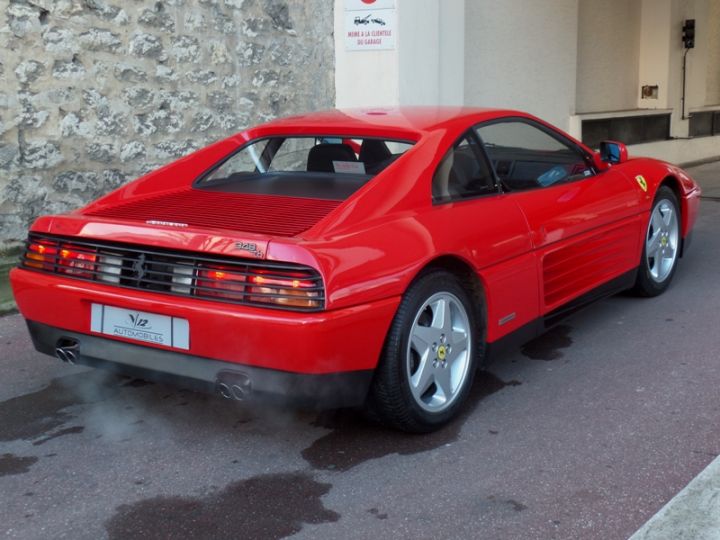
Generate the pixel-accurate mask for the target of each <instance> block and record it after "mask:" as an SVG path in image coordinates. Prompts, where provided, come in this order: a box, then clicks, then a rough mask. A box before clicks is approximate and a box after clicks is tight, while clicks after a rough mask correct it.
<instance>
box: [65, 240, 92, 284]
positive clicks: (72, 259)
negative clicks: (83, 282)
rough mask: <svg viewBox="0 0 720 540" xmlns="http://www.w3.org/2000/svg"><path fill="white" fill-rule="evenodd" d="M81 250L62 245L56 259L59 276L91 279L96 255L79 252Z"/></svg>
mask: <svg viewBox="0 0 720 540" xmlns="http://www.w3.org/2000/svg"><path fill="white" fill-rule="evenodd" d="M82 249H83V248H78V247H77V246H71V245H64V246H63V247H62V249H60V257H58V271H59V272H60V273H61V274H70V275H73V276H77V277H82V278H88V279H92V278H93V277H94V275H95V263H96V262H97V255H95V254H94V253H88V252H87V251H80V250H82Z"/></svg>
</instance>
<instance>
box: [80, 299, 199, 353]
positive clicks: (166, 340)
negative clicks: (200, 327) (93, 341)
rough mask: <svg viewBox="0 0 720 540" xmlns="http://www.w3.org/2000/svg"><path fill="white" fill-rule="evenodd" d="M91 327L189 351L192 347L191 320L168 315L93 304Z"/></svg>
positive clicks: (95, 329)
mask: <svg viewBox="0 0 720 540" xmlns="http://www.w3.org/2000/svg"><path fill="white" fill-rule="evenodd" d="M90 329H91V330H92V331H93V332H98V333H100V334H107V335H109V336H116V337H123V338H125V339H131V340H133V341H144V342H146V343H155V344H156V345H165V346H167V347H176V348H178V349H185V350H188V349H189V348H190V325H189V324H188V321H187V320H185V319H179V318H177V317H168V316H167V315H158V314H156V313H146V312H144V311H135V310H130V309H119V308H115V307H110V306H103V305H100V304H92V310H91V316H90Z"/></svg>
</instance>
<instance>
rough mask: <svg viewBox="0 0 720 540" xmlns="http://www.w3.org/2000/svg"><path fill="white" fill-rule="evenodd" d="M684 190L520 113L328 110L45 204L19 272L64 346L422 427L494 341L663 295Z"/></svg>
mask: <svg viewBox="0 0 720 540" xmlns="http://www.w3.org/2000/svg"><path fill="white" fill-rule="evenodd" d="M699 196H700V189H699V188H698V186H697V185H696V183H695V182H694V181H693V180H692V179H691V178H690V177H689V176H688V175H687V174H686V173H685V172H684V171H682V170H681V169H679V168H678V167H675V166H673V165H670V164H668V163H663V162H660V161H655V160H652V159H643V158H637V159H629V158H628V155H627V150H626V148H625V147H624V146H623V145H622V144H620V143H617V142H610V141H609V142H606V143H603V144H602V146H601V149H600V152H599V153H597V152H594V151H592V150H591V149H589V148H587V147H586V146H584V145H583V144H582V143H580V142H578V141H576V140H574V139H573V138H571V137H569V136H568V135H566V134H565V133H563V132H561V131H559V130H558V129H556V128H554V127H553V126H551V125H548V124H547V123H545V122H543V121H541V120H539V119H537V118H534V117H533V116H530V115H528V114H524V113H521V112H516V111H508V110H491V109H466V108H462V109H451V108H402V109H399V110H394V111H386V110H370V111H328V112H321V113H316V114H308V115H305V116H295V117H292V118H285V119H281V120H277V121H273V122H270V123H268V124H265V125H262V126H259V127H255V128H252V129H248V130H247V131H244V132H242V133H239V134H237V135H234V136H232V137H230V138H228V139H226V140H223V141H221V142H218V143H216V144H213V145H211V146H209V147H207V148H205V149H203V150H200V151H198V152H196V153H194V154H192V155H189V156H187V157H185V158H183V159H180V160H179V161H177V162H175V163H172V164H170V165H167V166H166V167H163V168H162V169H159V170H157V171H155V172H152V173H150V174H148V175H146V176H144V177H142V178H140V179H138V180H136V181H134V182H131V183H129V184H127V185H125V186H123V187H121V188H120V189H118V190H116V191H114V192H112V193H110V194H108V195H106V196H104V197H102V198H100V199H99V200H97V201H95V202H93V203H91V204H89V205H88V206H86V207H84V208H81V209H79V210H76V211H74V212H70V213H68V214H64V215H56V216H48V217H41V218H39V219H38V220H37V221H36V222H35V223H34V224H33V226H32V228H31V231H30V234H29V237H28V240H27V247H26V250H25V252H24V255H23V257H22V260H21V263H20V266H19V268H16V269H14V270H13V272H12V275H11V280H12V286H13V290H14V293H15V298H16V300H17V304H18V306H19V308H20V311H21V312H22V314H23V316H24V317H25V318H26V319H27V324H28V327H29V330H30V334H31V335H32V339H33V341H34V344H35V347H36V348H37V349H38V350H39V351H41V352H44V353H48V354H53V355H56V356H58V357H60V358H61V359H62V360H65V361H68V362H77V363H80V364H86V365H91V366H97V367H105V368H109V369H112V370H115V371H117V372H120V373H125V374H129V375H134V376H140V377H143V378H147V379H158V378H161V379H168V378H169V379H171V380H177V381H178V382H179V383H181V384H184V385H191V386H193V387H197V388H200V389H207V390H211V391H216V392H219V393H220V394H222V395H223V396H224V397H226V398H232V399H243V400H244V399H251V398H255V397H262V396H265V397H273V396H275V397H282V398H284V399H290V400H292V401H295V402H300V403H305V404H311V405H321V406H326V407H338V406H359V405H365V406H366V407H367V408H368V410H369V411H371V412H372V413H373V414H374V415H375V416H376V417H379V418H381V419H382V420H383V421H384V422H386V423H387V424H388V425H390V426H394V427H396V428H399V429H403V430H408V431H420V432H421V431H429V430H432V429H435V428H437V427H439V426H441V425H442V424H444V423H446V422H447V421H448V420H450V419H451V418H452V417H453V416H454V415H455V414H456V413H457V412H458V409H459V408H460V407H461V405H462V403H463V400H464V399H465V398H466V397H467V395H468V391H469V389H470V386H471V384H472V381H473V376H474V373H475V371H476V370H477V368H478V366H479V365H481V364H482V363H483V362H484V361H486V360H487V358H488V357H489V356H490V355H491V354H492V353H493V352H494V351H497V350H498V349H499V348H500V347H501V346H502V345H503V344H506V343H508V342H509V341H510V340H518V341H522V340H525V341H527V340H529V339H530V338H532V337H535V336H536V335H538V334H540V333H542V332H543V331H544V330H546V329H547V328H548V327H549V326H550V325H553V324H554V323H556V322H557V321H559V320H560V319H562V318H563V317H564V316H566V315H568V314H570V313H572V312H573V311H574V310H577V309H578V308H581V307H583V306H585V305H587V304H588V303H589V302H590V301H592V300H595V299H598V298H600V297H602V296H606V295H609V294H613V293H616V292H618V291H621V290H624V289H630V288H632V289H634V290H635V291H636V292H637V293H639V294H640V295H644V296H654V295H657V294H659V293H661V292H662V291H663V290H665V289H666V288H667V287H668V285H669V284H670V281H671V280H672V277H673V274H674V272H675V269H676V266H677V262H678V259H679V258H680V257H681V256H682V254H683V252H684V250H686V249H687V248H688V245H689V241H690V233H691V231H692V228H693V224H694V223H695V219H696V217H697V214H698V206H699Z"/></svg>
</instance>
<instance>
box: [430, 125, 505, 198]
mask: <svg viewBox="0 0 720 540" xmlns="http://www.w3.org/2000/svg"><path fill="white" fill-rule="evenodd" d="M496 191H497V190H496V188H495V181H494V180H493V175H492V171H491V170H490V167H489V166H488V164H487V161H486V160H485V158H484V157H483V156H482V153H481V151H480V148H479V147H478V143H477V141H476V139H475V137H472V136H470V135H466V136H465V137H463V138H462V139H460V140H459V141H458V142H456V143H455V144H454V145H453V147H452V148H451V149H450V150H448V152H447V154H445V157H443V159H442V161H441V162H440V165H438V168H437V170H436V171H435V175H434V176H433V183H432V196H433V202H448V201H455V200H459V199H467V198H470V197H476V196H478V195H487V194H488V193H495V192H496Z"/></svg>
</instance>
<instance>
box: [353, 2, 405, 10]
mask: <svg viewBox="0 0 720 540" xmlns="http://www.w3.org/2000/svg"><path fill="white" fill-rule="evenodd" d="M394 8H395V0H345V11H358V10H365V9H394Z"/></svg>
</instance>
